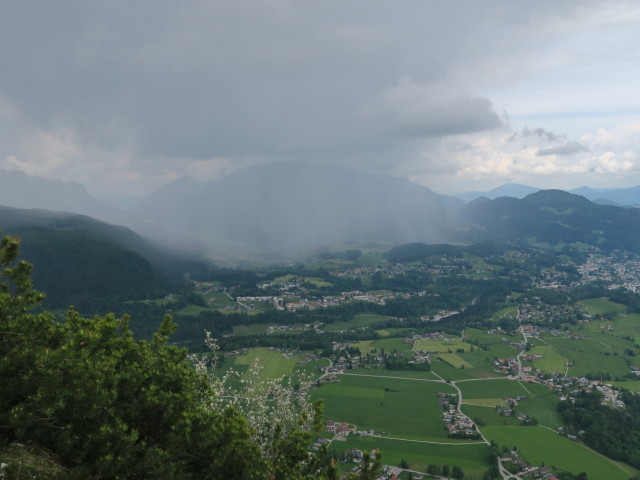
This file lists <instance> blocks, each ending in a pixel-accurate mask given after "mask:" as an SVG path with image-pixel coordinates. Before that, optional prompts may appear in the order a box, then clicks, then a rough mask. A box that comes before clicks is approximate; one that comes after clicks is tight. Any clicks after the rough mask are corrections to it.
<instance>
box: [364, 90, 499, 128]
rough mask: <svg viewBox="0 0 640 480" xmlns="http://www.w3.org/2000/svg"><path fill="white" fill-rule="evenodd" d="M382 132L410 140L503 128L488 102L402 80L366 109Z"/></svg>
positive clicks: (487, 100) (461, 93)
mask: <svg viewBox="0 0 640 480" xmlns="http://www.w3.org/2000/svg"><path fill="white" fill-rule="evenodd" d="M363 113H364V116H365V117H368V118H369V119H371V120H372V121H373V122H375V123H376V124H377V126H378V128H379V129H380V130H382V131H383V132H385V131H386V132H388V133H391V134H395V135H399V136H407V137H433V136H446V135H454V134H461V133H474V132H480V131H484V130H490V129H494V128H498V127H501V126H502V122H501V120H500V118H499V116H498V114H497V113H496V112H495V111H494V109H493V106H492V105H491V101H490V100H489V99H488V98H483V97H476V96H472V95H469V94H466V93H465V92H460V91H458V92H449V91H447V90H446V89H444V88H442V87H431V86H422V85H417V84H415V83H414V82H413V81H411V80H407V79H405V80H403V81H401V82H400V83H399V84H398V85H395V86H393V87H391V88H388V89H386V90H385V91H384V92H383V93H382V94H380V95H379V96H377V97H376V98H374V99H373V100H372V101H371V102H370V103H369V104H367V105H366V106H365V108H364V109H363Z"/></svg>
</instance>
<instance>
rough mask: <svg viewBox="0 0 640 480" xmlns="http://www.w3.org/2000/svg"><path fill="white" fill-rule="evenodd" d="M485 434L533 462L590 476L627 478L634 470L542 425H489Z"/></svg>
mask: <svg viewBox="0 0 640 480" xmlns="http://www.w3.org/2000/svg"><path fill="white" fill-rule="evenodd" d="M481 430H482V432H483V433H484V434H485V436H486V437H487V438H488V439H490V440H493V441H495V442H497V443H498V444H500V445H507V446H508V447H510V448H511V446H513V445H515V446H517V447H518V451H519V452H520V454H521V455H522V456H523V457H524V458H525V459H526V460H527V461H529V462H530V463H532V464H534V465H541V464H542V463H544V464H545V465H548V466H555V467H557V468H560V469H562V470H567V471H570V472H573V473H574V474H578V473H580V472H586V473H587V474H588V476H589V478H598V479H600V478H601V479H607V480H628V479H629V477H631V476H633V475H635V471H634V469H632V468H631V467H629V466H626V465H624V466H623V465H620V464H619V463H618V462H614V461H613V460H610V459H608V458H606V457H604V456H602V455H600V454H599V453H597V452H595V451H593V450H591V449H590V448H588V447H585V446H584V445H581V444H580V443H577V442H574V441H571V440H569V439H568V438H565V437H561V436H560V435H558V434H556V433H554V432H552V431H550V430H547V429H546V428H543V427H516V426H486V427H483V428H481Z"/></svg>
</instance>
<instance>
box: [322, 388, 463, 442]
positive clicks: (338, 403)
mask: <svg viewBox="0 0 640 480" xmlns="http://www.w3.org/2000/svg"><path fill="white" fill-rule="evenodd" d="M339 379H340V381H339V382H336V383H329V384H325V385H323V386H321V387H320V388H318V389H316V390H313V391H312V398H313V399H314V400H315V399H318V398H322V399H324V406H325V410H324V418H325V419H333V420H336V421H340V422H348V423H350V424H355V425H356V426H357V429H358V430H369V429H374V430H376V432H384V433H383V435H384V436H389V437H396V438H404V439H413V440H435V441H442V440H443V439H446V438H447V435H446V433H447V432H446V431H445V429H444V427H443V424H442V418H441V412H442V406H441V405H440V404H439V403H438V397H437V395H436V393H437V392H446V393H455V389H454V388H453V387H451V386H450V385H446V384H444V383H440V382H430V381H420V380H412V379H397V378H377V377H370V376H355V375H340V376H339ZM450 441H451V442H452V443H456V440H450ZM458 442H459V441H458Z"/></svg>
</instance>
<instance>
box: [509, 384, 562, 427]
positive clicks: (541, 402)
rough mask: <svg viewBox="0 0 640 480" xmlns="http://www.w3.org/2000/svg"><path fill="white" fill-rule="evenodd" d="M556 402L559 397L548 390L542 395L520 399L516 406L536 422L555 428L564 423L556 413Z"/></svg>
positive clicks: (558, 401) (558, 400)
mask: <svg viewBox="0 0 640 480" xmlns="http://www.w3.org/2000/svg"><path fill="white" fill-rule="evenodd" d="M558 403H560V399H559V398H558V396H557V395H556V394H555V392H553V391H551V390H548V391H547V394H546V395H544V396H540V397H536V398H527V399H525V400H522V401H520V402H519V403H518V406H517V407H516V408H517V410H519V411H520V412H522V413H524V414H525V415H527V416H528V417H529V418H535V419H536V420H538V424H540V425H544V426H545V427H549V428H553V429H557V428H558V427H562V426H563V425H564V423H563V421H562V418H561V417H560V414H559V413H558Z"/></svg>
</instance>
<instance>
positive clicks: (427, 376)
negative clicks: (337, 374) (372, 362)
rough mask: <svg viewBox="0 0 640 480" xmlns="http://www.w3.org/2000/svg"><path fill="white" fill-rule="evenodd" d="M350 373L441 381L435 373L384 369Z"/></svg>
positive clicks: (361, 369) (365, 369)
mask: <svg viewBox="0 0 640 480" xmlns="http://www.w3.org/2000/svg"><path fill="white" fill-rule="evenodd" d="M349 373H357V374H358V375H369V376H384V377H398V378H417V379H422V380H440V379H439V378H438V377H437V376H436V375H435V374H434V373H433V372H421V371H418V370H387V369H386V368H384V367H378V368H376V367H374V368H359V369H357V370H353V371H352V372H349Z"/></svg>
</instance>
